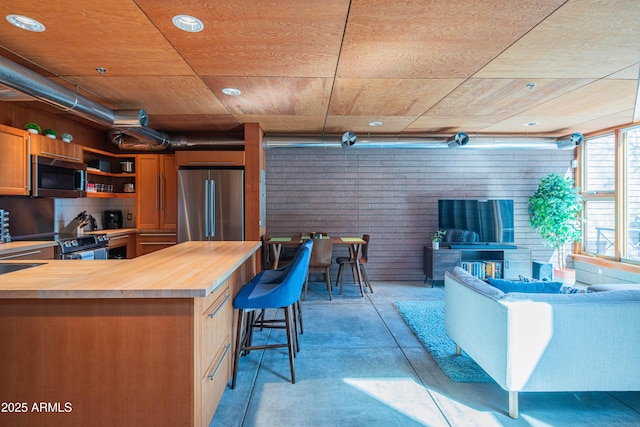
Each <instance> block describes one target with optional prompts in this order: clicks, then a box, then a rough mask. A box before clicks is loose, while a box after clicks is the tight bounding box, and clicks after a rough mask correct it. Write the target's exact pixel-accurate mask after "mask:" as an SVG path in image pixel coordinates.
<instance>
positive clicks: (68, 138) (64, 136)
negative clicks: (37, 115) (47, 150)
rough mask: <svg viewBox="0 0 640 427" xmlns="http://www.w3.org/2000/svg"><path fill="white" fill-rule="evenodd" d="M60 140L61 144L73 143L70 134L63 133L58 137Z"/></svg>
mask: <svg viewBox="0 0 640 427" xmlns="http://www.w3.org/2000/svg"><path fill="white" fill-rule="evenodd" d="M60 139H62V141H63V142H71V141H73V136H72V135H71V134H70V133H63V134H62V135H60Z"/></svg>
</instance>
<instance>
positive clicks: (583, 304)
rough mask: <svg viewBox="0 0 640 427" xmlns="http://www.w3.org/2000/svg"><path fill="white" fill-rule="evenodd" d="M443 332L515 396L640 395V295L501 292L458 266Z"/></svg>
mask: <svg viewBox="0 0 640 427" xmlns="http://www.w3.org/2000/svg"><path fill="white" fill-rule="evenodd" d="M445 327H446V331H447V333H448V334H449V336H450V337H451V338H452V339H453V340H454V341H455V342H456V345H457V349H458V353H459V351H460V348H461V349H462V350H464V351H465V352H466V353H467V354H468V355H469V356H470V357H471V358H472V359H473V360H475V361H476V363H478V365H480V366H481V367H482V368H483V369H484V370H485V371H486V372H487V373H488V374H489V375H490V376H491V377H492V378H493V379H494V380H495V381H496V382H497V383H498V385H500V387H502V388H503V389H504V390H506V391H508V392H509V416H511V417H512V418H517V417H518V392H529V391H531V392H533V391H633V390H640V290H616V291H609V292H593V293H576V294H533V293H507V294H505V293H503V292H502V291H500V290H499V289H497V288H494V287H493V286H491V285H489V284H487V283H485V282H483V281H481V280H479V279H476V278H475V277H473V276H471V275H470V274H468V273H467V272H465V271H464V270H462V269H461V268H459V267H456V268H455V269H454V272H453V274H452V273H446V274H445Z"/></svg>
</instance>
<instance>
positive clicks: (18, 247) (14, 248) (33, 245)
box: [0, 240, 58, 255]
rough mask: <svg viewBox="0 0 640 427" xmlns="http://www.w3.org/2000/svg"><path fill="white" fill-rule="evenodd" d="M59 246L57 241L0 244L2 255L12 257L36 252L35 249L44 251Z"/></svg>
mask: <svg viewBox="0 0 640 427" xmlns="http://www.w3.org/2000/svg"><path fill="white" fill-rule="evenodd" d="M54 246H58V243H57V242H55V241H44V240H43V241H37V242H36V241H24V242H9V243H0V255H10V254H12V253H15V252H21V251H27V250H34V249H42V248H50V247H54Z"/></svg>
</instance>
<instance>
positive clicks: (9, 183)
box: [0, 125, 29, 196]
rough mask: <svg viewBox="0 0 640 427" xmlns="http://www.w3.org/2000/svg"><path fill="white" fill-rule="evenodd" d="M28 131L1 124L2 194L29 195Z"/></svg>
mask: <svg viewBox="0 0 640 427" xmlns="http://www.w3.org/2000/svg"><path fill="white" fill-rule="evenodd" d="M27 141H28V136H27V131H24V130H20V129H16V128H12V127H9V126H4V125H0V152H2V155H1V156H0V195H2V196H28V195H29V148H28V147H29V146H28V144H27Z"/></svg>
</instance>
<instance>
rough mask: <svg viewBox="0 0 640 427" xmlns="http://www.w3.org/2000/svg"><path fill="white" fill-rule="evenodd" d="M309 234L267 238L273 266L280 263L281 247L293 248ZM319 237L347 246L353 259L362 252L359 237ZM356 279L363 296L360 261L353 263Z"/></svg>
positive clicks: (305, 239) (304, 240)
mask: <svg viewBox="0 0 640 427" xmlns="http://www.w3.org/2000/svg"><path fill="white" fill-rule="evenodd" d="M310 238H311V237H310V235H309V234H296V235H288V236H271V237H269V239H268V240H267V244H268V245H269V246H270V247H271V252H272V254H273V268H274V269H276V268H278V265H279V263H280V256H281V254H282V248H285V247H287V248H295V247H298V246H300V245H301V244H303V243H304V242H306V241H307V240H308V239H310ZM320 238H321V239H331V242H332V243H333V245H334V246H346V247H348V248H349V256H350V257H351V258H353V259H359V258H360V254H361V253H362V245H365V244H366V243H367V242H365V241H364V240H363V239H362V238H361V237H352V236H327V235H323V236H322V237H320ZM355 271H356V280H357V281H358V285H359V286H360V295H361V296H362V297H364V287H363V285H362V283H363V280H362V272H361V270H360V263H358V262H356V263H355Z"/></svg>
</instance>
